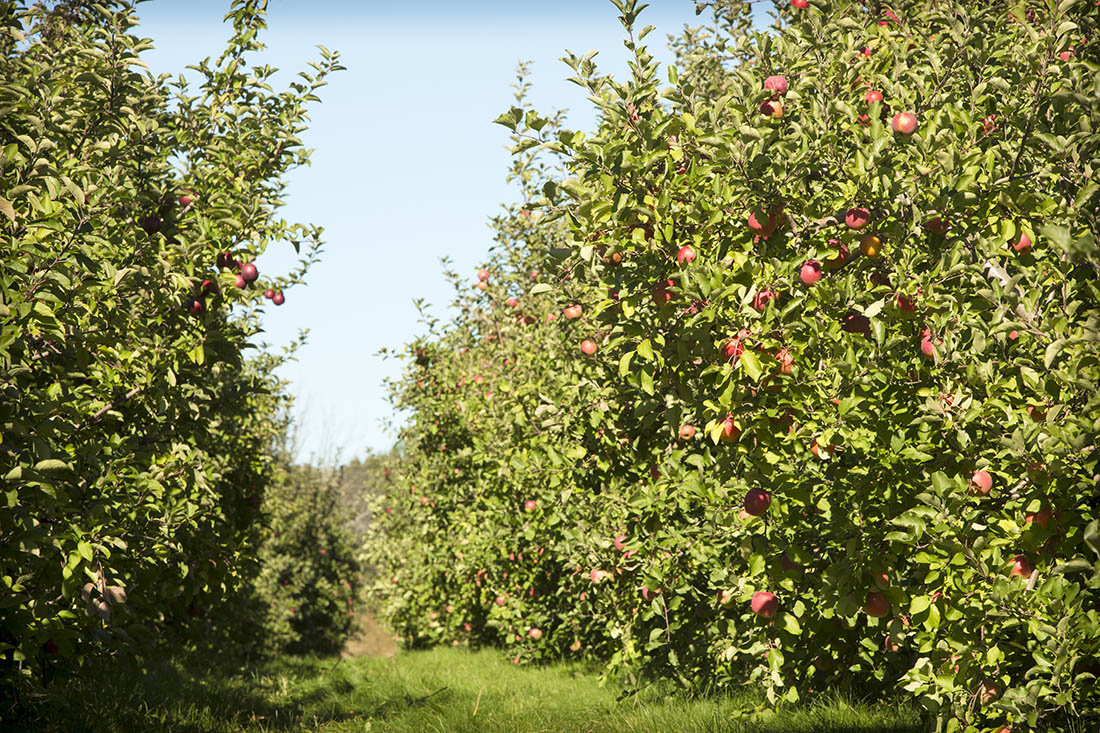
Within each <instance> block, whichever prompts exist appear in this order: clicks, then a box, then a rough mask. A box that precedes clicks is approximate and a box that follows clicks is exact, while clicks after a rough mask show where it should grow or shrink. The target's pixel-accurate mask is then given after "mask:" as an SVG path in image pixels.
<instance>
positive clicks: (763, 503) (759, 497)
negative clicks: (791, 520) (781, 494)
mask: <svg viewBox="0 0 1100 733" xmlns="http://www.w3.org/2000/svg"><path fill="white" fill-rule="evenodd" d="M771 503H772V495H771V494H769V493H768V492H767V491H765V490H764V489H761V488H759V487H757V488H753V489H749V492H748V493H747V494H745V511H746V512H748V513H749V514H751V515H752V516H754V517H759V516H760V515H761V514H763V513H764V512H766V511H767V510H768V507H769V506H771Z"/></svg>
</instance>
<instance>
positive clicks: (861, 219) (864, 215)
mask: <svg viewBox="0 0 1100 733" xmlns="http://www.w3.org/2000/svg"><path fill="white" fill-rule="evenodd" d="M844 223H845V224H847V225H848V228H849V229H857V230H858V229H863V228H864V227H866V226H867V225H868V224H870V223H871V212H870V211H868V210H867V209H865V208H864V207H862V206H856V207H853V208H851V209H848V211H846V212H845V213H844Z"/></svg>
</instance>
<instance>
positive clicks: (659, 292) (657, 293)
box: [650, 280, 676, 307]
mask: <svg viewBox="0 0 1100 733" xmlns="http://www.w3.org/2000/svg"><path fill="white" fill-rule="evenodd" d="M675 285H676V283H675V282H673V281H672V280H665V281H663V282H659V283H656V284H654V286H653V287H652V288H651V289H650V295H652V296H653V302H654V303H656V304H657V306H658V307H660V306H663V305H667V304H668V302H669V301H670V300H672V288H673V287H674V286H675Z"/></svg>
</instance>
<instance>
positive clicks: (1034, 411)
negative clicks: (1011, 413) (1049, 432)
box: [1027, 405, 1047, 422]
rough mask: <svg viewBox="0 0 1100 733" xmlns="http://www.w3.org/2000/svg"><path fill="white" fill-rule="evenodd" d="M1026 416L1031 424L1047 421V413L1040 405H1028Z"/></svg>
mask: <svg viewBox="0 0 1100 733" xmlns="http://www.w3.org/2000/svg"><path fill="white" fill-rule="evenodd" d="M1027 416H1028V417H1030V418H1031V421H1032V422H1042V421H1043V420H1046V419H1047V411H1046V408H1044V407H1043V406H1042V405H1028V406H1027Z"/></svg>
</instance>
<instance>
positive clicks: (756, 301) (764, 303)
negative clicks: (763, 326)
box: [752, 288, 775, 311]
mask: <svg viewBox="0 0 1100 733" xmlns="http://www.w3.org/2000/svg"><path fill="white" fill-rule="evenodd" d="M773 300H775V292H774V291H773V290H772V289H771V288H764V289H763V290H761V291H760V292H758V293H757V294H756V295H755V297H753V299H752V307H753V308H754V309H756V310H758V311H762V310H764V309H765V308H767V307H768V303H770V302H771V301H773Z"/></svg>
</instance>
